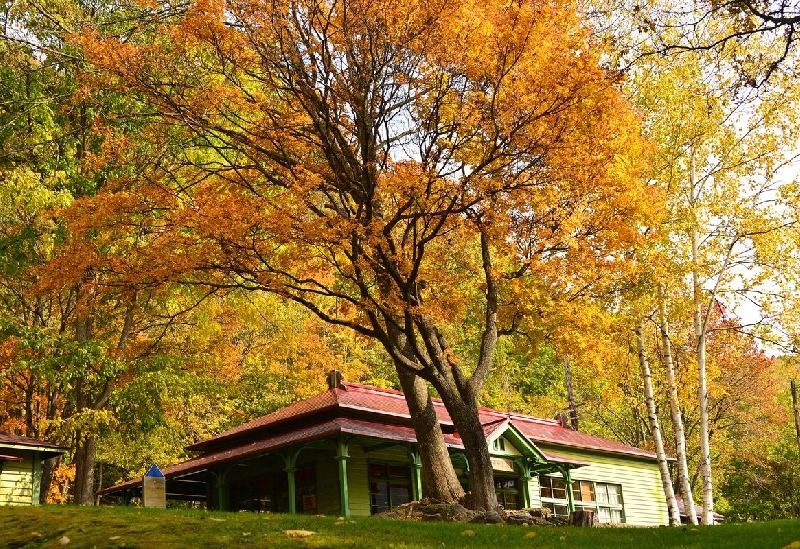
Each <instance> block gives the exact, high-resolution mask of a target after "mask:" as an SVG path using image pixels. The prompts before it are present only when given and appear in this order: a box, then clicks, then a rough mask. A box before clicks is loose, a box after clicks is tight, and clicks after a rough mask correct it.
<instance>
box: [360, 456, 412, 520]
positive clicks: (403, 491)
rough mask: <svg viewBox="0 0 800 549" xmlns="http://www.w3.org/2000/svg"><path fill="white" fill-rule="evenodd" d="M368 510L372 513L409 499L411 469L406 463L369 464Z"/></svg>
mask: <svg viewBox="0 0 800 549" xmlns="http://www.w3.org/2000/svg"><path fill="white" fill-rule="evenodd" d="M368 470H369V501H370V512H371V513H372V514H373V515H374V514H375V513H380V512H382V511H386V510H388V509H391V508H393V507H397V506H398V505H402V504H404V503H408V502H409V501H411V469H410V467H409V466H408V465H394V464H391V463H370V464H369V469H368Z"/></svg>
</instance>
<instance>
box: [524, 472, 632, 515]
mask: <svg viewBox="0 0 800 549" xmlns="http://www.w3.org/2000/svg"><path fill="white" fill-rule="evenodd" d="M539 486H540V495H541V498H542V507H543V508H546V509H550V510H551V511H552V512H553V515H554V516H557V517H568V516H569V500H568V498H567V487H566V485H565V483H564V479H563V478H560V477H549V476H545V475H542V476H540V477H539ZM572 495H573V497H574V500H575V509H576V510H591V511H594V512H595V513H596V514H597V520H598V521H599V522H601V523H605V524H618V523H623V522H625V507H624V505H623V500H622V486H621V485H619V484H610V483H606V482H592V481H588V480H575V481H573V482H572Z"/></svg>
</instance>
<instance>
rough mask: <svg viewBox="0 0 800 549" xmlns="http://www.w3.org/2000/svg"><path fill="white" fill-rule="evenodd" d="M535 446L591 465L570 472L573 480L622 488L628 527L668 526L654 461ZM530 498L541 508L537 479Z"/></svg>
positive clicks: (656, 465)
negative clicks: (630, 525) (602, 483)
mask: <svg viewBox="0 0 800 549" xmlns="http://www.w3.org/2000/svg"><path fill="white" fill-rule="evenodd" d="M537 446H538V447H539V448H541V449H542V450H543V451H544V452H546V453H550V452H552V453H553V454H557V455H559V456H563V457H566V458H573V459H578V460H582V461H587V462H590V463H591V465H589V466H585V467H579V468H577V469H573V470H572V471H571V472H570V475H571V477H572V480H586V481H593V482H607V483H612V484H621V485H622V498H623V504H624V507H625V522H626V523H627V524H634V525H639V526H658V525H662V524H667V504H666V501H665V498H664V490H663V488H662V486H661V477H660V475H659V472H658V464H657V463H656V461H655V460H645V459H637V458H634V457H623V456H621V455H619V456H612V455H609V454H604V453H601V452H591V451H585V450H575V449H567V448H565V447H564V446H550V445H547V444H539V443H537ZM534 483H535V485H534ZM531 496H532V497H531V499H532V500H533V502H532V503H533V506H534V507H536V506H540V505H541V499H540V494H539V484H538V479H537V480H535V481H533V482H532V483H531Z"/></svg>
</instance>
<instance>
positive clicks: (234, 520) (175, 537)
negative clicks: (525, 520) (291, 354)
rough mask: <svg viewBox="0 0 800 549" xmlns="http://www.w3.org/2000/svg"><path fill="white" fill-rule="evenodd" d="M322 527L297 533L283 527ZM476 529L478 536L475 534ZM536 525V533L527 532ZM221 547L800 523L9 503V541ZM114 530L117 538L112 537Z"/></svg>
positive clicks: (604, 541) (725, 530) (631, 534)
mask: <svg viewBox="0 0 800 549" xmlns="http://www.w3.org/2000/svg"><path fill="white" fill-rule="evenodd" d="M291 529H303V530H312V531H314V532H316V533H315V534H314V535H312V536H309V537H306V538H302V539H292V538H289V537H287V536H286V535H285V534H284V533H283V531H284V530H291ZM465 531H472V532H473V533H474V535H468V532H467V533H466V534H465ZM531 532H535V536H533V537H527V535H529V534H530V533H531ZM63 536H66V537H68V538H69V539H70V542H69V543H68V544H66V545H65V546H66V547H68V548H73V547H81V548H83V547H87V548H91V547H97V548H118V547H137V548H142V549H146V548H170V549H173V548H175V549H184V548H185V549H194V548H205V547H212V548H219V547H270V548H272V547H295V548H297V547H335V548H337V549H338V548H345V547H353V548H370V549H372V548H374V547H395V548H428V547H503V549H511V548H514V547H525V548H538V549H549V548H558V549H567V548H573V547H574V548H579V547H592V548H594V549H604V548H608V549H611V548H613V549H619V548H620V547H633V548H636V549H660V548H673V547H675V548H678V547H680V548H697V549H700V548H703V549H706V548H734V547H736V548H738V547H753V548H767V549H769V548H775V549H782V548H784V547H786V546H787V545H789V544H791V543H792V542H794V541H798V543H797V545H796V546H792V549H800V521H790V520H786V521H775V522H766V523H753V524H729V525H721V526H715V527H697V528H597V529H582V528H553V527H548V528H543V527H536V528H528V527H522V526H489V525H471V524H470V525H465V524H454V523H411V522H392V521H386V520H379V519H372V518H361V519H354V520H352V521H351V520H345V521H341V520H337V519H336V518H334V517H311V516H297V517H291V516H287V515H256V514H250V513H211V512H203V511H182V510H159V509H140V508H133V507H130V508H124V507H116V508H109V507H104V508H98V507H84V508H80V507H71V506H52V507H13V508H11V507H0V547H2V548H3V549H6V548H7V549H12V548H22V547H30V548H34V547H36V548H38V547H53V548H55V547H63V546H62V545H60V543H59V540H60V539H61V538H62V537H63ZM112 538H114V539H112Z"/></svg>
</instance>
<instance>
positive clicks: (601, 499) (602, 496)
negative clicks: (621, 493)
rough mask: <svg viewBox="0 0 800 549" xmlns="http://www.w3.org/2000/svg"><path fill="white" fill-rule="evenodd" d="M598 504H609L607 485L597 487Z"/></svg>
mask: <svg viewBox="0 0 800 549" xmlns="http://www.w3.org/2000/svg"><path fill="white" fill-rule="evenodd" d="M597 502H598V503H608V491H607V485H605V484H598V485H597Z"/></svg>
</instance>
